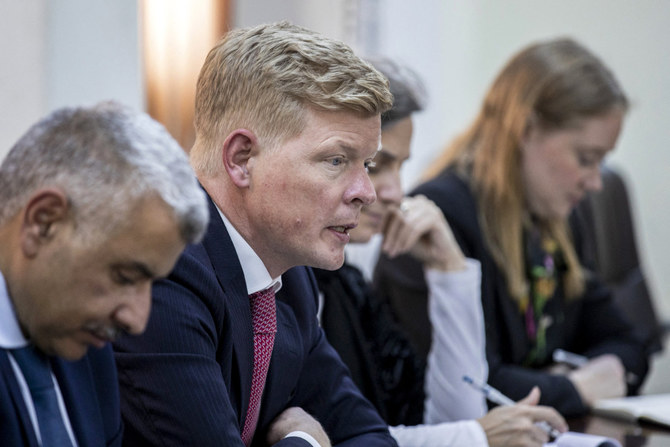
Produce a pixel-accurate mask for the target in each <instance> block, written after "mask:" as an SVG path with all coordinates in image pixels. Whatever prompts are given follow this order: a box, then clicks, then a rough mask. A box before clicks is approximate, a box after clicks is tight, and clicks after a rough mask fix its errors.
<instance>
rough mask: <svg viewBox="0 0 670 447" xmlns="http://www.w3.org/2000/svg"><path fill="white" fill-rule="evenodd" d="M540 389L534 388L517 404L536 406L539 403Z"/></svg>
mask: <svg viewBox="0 0 670 447" xmlns="http://www.w3.org/2000/svg"><path fill="white" fill-rule="evenodd" d="M540 394H541V393H540V389H539V388H538V387H537V386H534V387H533V389H532V390H530V393H528V395H527V396H526V397H524V398H523V399H521V400H520V401H519V402H518V403H520V404H525V405H537V404H539V403H540Z"/></svg>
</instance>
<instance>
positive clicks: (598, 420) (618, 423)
mask: <svg viewBox="0 0 670 447" xmlns="http://www.w3.org/2000/svg"><path fill="white" fill-rule="evenodd" d="M568 425H569V426H570V430H571V431H576V432H580V433H589V434H592V435H600V436H607V437H608V438H614V439H616V440H617V441H619V442H620V443H621V445H622V447H643V446H644V447H668V446H670V428H666V427H663V426H661V425H654V424H647V423H641V424H636V423H632V422H628V421H625V420H621V419H614V418H609V417H603V416H595V415H589V416H585V417H583V418H578V419H570V420H568Z"/></svg>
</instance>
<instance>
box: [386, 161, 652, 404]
mask: <svg viewBox="0 0 670 447" xmlns="http://www.w3.org/2000/svg"><path fill="white" fill-rule="evenodd" d="M412 194H424V195H425V196H427V197H428V198H429V199H431V200H433V201H435V203H436V204H437V206H439V207H440V209H441V210H442V211H443V212H444V214H445V216H446V218H447V221H448V222H449V225H450V226H451V228H452V230H453V232H454V236H455V237H456V240H457V241H458V243H459V244H460V246H461V249H462V250H463V252H464V254H465V255H466V256H467V257H470V258H474V259H478V260H479V261H480V262H481V266H482V304H483V309H484V318H485V325H486V344H487V345H486V352H487V360H488V363H489V383H490V384H491V385H493V386H494V387H496V388H498V389H500V390H501V391H502V392H503V393H505V394H507V395H508V396H509V397H511V398H512V399H514V400H519V399H521V398H523V397H524V396H525V395H526V394H527V393H528V392H529V391H530V390H531V388H532V387H533V386H534V385H538V386H539V387H540V389H541V391H542V398H541V404H543V405H550V406H552V407H554V408H556V409H557V410H558V411H559V412H561V413H562V414H563V415H566V416H571V415H580V414H583V413H585V412H586V411H587V408H586V407H585V405H584V404H583V403H582V401H581V399H580V397H579V394H578V393H577V390H576V389H575V388H574V386H573V385H572V383H571V382H570V381H569V380H568V379H567V378H566V377H564V376H560V375H552V374H548V373H546V372H544V371H542V370H539V369H529V368H526V367H522V366H520V365H521V364H522V362H523V359H524V358H525V357H526V355H527V354H528V351H529V349H530V347H529V345H528V343H527V339H526V333H525V325H524V321H523V318H522V316H521V315H520V313H519V311H518V307H517V306H516V304H515V302H514V301H513V300H512V299H511V297H510V296H509V293H508V291H507V285H506V281H505V278H504V276H503V274H502V272H501V271H500V270H499V269H498V267H497V266H496V264H495V262H494V261H493V258H492V257H491V255H490V253H489V251H488V249H487V247H486V244H485V242H484V239H483V235H482V232H481V228H480V226H479V222H478V213H477V206H476V202H475V199H474V197H473V195H472V193H471V191H470V188H469V187H468V185H467V183H466V182H465V181H463V179H461V178H459V177H458V176H457V175H456V174H454V173H453V172H451V171H445V172H443V173H442V174H441V175H439V176H438V177H436V178H435V179H433V180H431V181H429V182H427V183H425V184H423V185H420V186H419V187H418V188H417V189H416V190H415V191H413V193H412ZM576 230H578V229H576ZM575 237H577V238H578V237H579V235H578V234H577V235H575ZM576 246H577V247H579V246H580V244H576ZM375 282H376V284H377V286H378V287H379V288H380V289H381V290H383V293H384V295H385V296H386V297H388V299H389V300H390V302H391V305H392V307H393V308H394V310H395V313H396V315H397V317H398V319H399V321H400V322H401V324H403V325H404V326H405V327H406V328H407V330H408V333H409V334H410V336H411V338H412V341H413V342H414V343H415V344H416V346H417V349H418V350H419V351H420V352H422V353H423V355H427V352H428V349H429V347H430V322H429V320H428V315H427V305H426V300H427V291H426V285H425V282H424V279H423V272H422V269H421V265H420V264H418V263H417V262H416V261H414V260H413V259H411V258H410V257H409V256H404V257H401V258H397V259H395V260H389V259H388V258H385V257H382V258H381V259H380V262H379V264H378V266H377V271H376V273H375ZM559 283H560V281H559ZM545 312H546V313H547V314H549V315H551V316H552V317H553V321H554V322H553V324H552V325H551V326H550V327H549V328H548V329H547V349H548V350H549V352H552V351H553V350H555V349H557V348H562V349H565V350H568V351H572V352H576V353H580V354H583V355H586V356H588V357H593V356H597V355H599V354H604V353H612V354H616V355H617V356H619V358H621V360H622V362H623V364H624V366H625V367H626V369H627V370H628V371H630V372H633V373H635V374H636V375H637V376H638V378H639V379H640V380H639V382H638V383H636V384H634V385H632V386H631V387H630V388H629V392H631V393H632V392H635V391H636V390H637V388H638V387H639V385H640V383H641V380H642V379H643V378H644V376H645V375H646V373H647V368H648V363H647V362H648V359H647V357H646V355H645V349H644V344H643V343H642V341H640V340H639V339H638V338H636V337H635V336H634V335H633V331H632V328H631V326H630V324H629V323H628V322H627V321H626V320H625V318H624V317H623V316H622V315H621V313H620V312H619V310H618V309H617V308H616V307H615V306H614V305H613V303H612V300H611V296H610V293H609V290H608V289H606V288H605V287H604V286H603V285H602V284H601V283H600V282H599V281H597V280H596V279H594V278H591V279H590V280H589V281H588V282H587V289H586V292H585V294H584V296H583V297H582V298H581V299H577V300H572V301H570V302H567V300H565V299H564V296H563V294H562V293H561V291H560V290H559V292H558V294H557V296H556V297H555V298H554V299H552V300H550V301H549V302H548V303H547V305H546V307H545Z"/></svg>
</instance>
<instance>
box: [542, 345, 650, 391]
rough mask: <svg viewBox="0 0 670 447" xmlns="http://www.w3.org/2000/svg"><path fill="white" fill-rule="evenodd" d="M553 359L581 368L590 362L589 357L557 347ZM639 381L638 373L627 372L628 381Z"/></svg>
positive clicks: (632, 382)
mask: <svg viewBox="0 0 670 447" xmlns="http://www.w3.org/2000/svg"><path fill="white" fill-rule="evenodd" d="M552 359H553V360H554V362H556V363H564V364H566V365H568V366H571V367H573V368H580V367H582V366H584V365H585V364H587V363H588V362H589V358H588V357H586V356H583V355H579V354H575V353H574V352H569V351H565V350H563V349H560V348H559V349H556V350H555V351H554V352H553V354H552ZM637 382H638V378H637V374H635V373H632V372H630V371H628V372H626V383H628V384H629V385H635V384H636V383H637Z"/></svg>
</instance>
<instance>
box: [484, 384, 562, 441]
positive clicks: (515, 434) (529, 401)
mask: <svg viewBox="0 0 670 447" xmlns="http://www.w3.org/2000/svg"><path fill="white" fill-rule="evenodd" d="M539 401H540V390H539V388H537V387H535V388H533V389H532V390H531V392H530V393H529V394H528V396H526V397H525V398H524V399H522V400H520V401H519V402H518V403H517V404H516V405H512V406H509V407H496V408H494V409H493V410H491V411H489V412H488V413H487V414H486V415H485V416H484V417H481V418H479V419H477V422H479V424H480V425H481V426H482V428H483V429H484V432H485V433H486V438H487V439H488V442H489V446H490V447H498V446H500V447H502V446H506V447H507V446H509V447H541V446H542V445H543V444H545V443H546V442H548V441H549V435H548V434H547V433H546V432H545V431H544V430H543V429H541V428H540V427H538V426H537V425H536V422H542V421H545V422H547V423H548V424H549V425H551V426H552V427H554V428H555V429H557V430H558V431H560V432H561V433H563V432H565V431H567V429H568V424H567V423H566V422H565V419H563V417H562V416H561V415H560V414H558V412H557V411H556V410H554V409H553V408H550V407H544V406H537V404H538V402H539Z"/></svg>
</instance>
